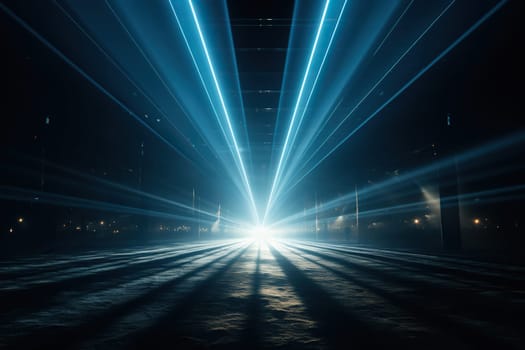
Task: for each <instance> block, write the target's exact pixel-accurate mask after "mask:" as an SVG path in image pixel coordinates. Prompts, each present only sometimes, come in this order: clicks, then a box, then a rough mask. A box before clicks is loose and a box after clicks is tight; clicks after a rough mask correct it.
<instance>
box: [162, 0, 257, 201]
mask: <svg viewBox="0 0 525 350" xmlns="http://www.w3.org/2000/svg"><path fill="white" fill-rule="evenodd" d="M168 3H169V5H170V8H171V11H172V13H173V16H174V17H175V20H176V22H177V26H178V27H179V30H180V33H181V34H182V38H183V40H184V43H185V44H186V48H187V49H188V53H189V54H190V57H191V60H192V62H193V65H194V67H195V70H196V71H197V75H198V76H199V79H200V82H201V84H202V87H203V89H204V92H205V93H206V96H207V97H208V101H209V102H210V108H211V109H212V111H213V114H214V115H215V118H216V119H217V124H218V126H219V128H220V130H221V132H222V134H223V135H224V137H225V140H226V142H227V143H228V146H229V147H231V145H230V144H229V138H228V136H227V132H226V131H225V130H224V127H223V125H222V123H221V121H220V116H219V112H218V111H217V109H216V108H215V103H213V100H212V97H211V95H210V92H209V90H208V88H207V85H206V82H205V80H204V77H203V75H202V72H201V70H200V68H199V64H198V63H197V59H196V58H195V55H194V53H193V50H192V49H191V46H190V43H189V41H188V37H187V36H186V33H185V31H184V29H183V28H182V24H181V22H180V19H179V16H178V15H177V12H176V11H175V7H174V6H173V3H172V1H171V0H168ZM197 129H199V128H197ZM210 143H211V142H210ZM232 155H234V153H233V152H232ZM217 156H218V157H219V158H221V159H222V156H220V155H217ZM234 159H235V156H234ZM222 161H223V163H227V162H226V161H225V160H224V159H222ZM236 165H237V167H238V170H239V172H241V174H242V169H241V168H240V165H239V164H238V162H236ZM225 169H228V167H227V166H225ZM248 200H250V198H249V197H248Z"/></svg>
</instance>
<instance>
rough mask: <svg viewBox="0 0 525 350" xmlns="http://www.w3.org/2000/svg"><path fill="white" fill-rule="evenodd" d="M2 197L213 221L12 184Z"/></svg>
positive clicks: (1, 189) (0, 191) (1, 190)
mask: <svg viewBox="0 0 525 350" xmlns="http://www.w3.org/2000/svg"><path fill="white" fill-rule="evenodd" d="M35 196H37V197H38V201H35V199H34V198H35ZM0 198H2V199H6V200H14V201H24V202H29V203H35V202H38V203H46V204H51V205H57V206H67V207H74V208H83V209H96V210H103V211H109V212H115V213H126V214H135V215H144V216H150V217H158V218H165V219H175V220H184V221H190V222H199V221H201V222H207V223H210V224H211V223H212V222H213V221H212V220H210V221H206V220H203V219H202V218H197V217H195V216H193V215H187V216H186V215H177V214H173V213H166V212H161V211H156V210H150V209H142V208H137V207H131V206H127V205H122V204H117V203H111V202H103V201H98V200H93V199H87V198H79V197H73V196H67V195H64V194H58V193H52V192H43V191H36V190H29V189H25V188H19V187H11V186H0Z"/></svg>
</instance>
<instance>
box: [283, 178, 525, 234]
mask: <svg viewBox="0 0 525 350" xmlns="http://www.w3.org/2000/svg"><path fill="white" fill-rule="evenodd" d="M524 191H525V185H516V186H507V187H501V188H492V189H490V190H484V191H477V192H469V193H465V194H461V195H457V196H446V197H442V198H441V199H438V200H437V201H438V203H439V207H440V208H441V209H442V208H447V207H451V206H454V205H456V202H457V201H460V202H461V204H462V205H463V206H468V205H472V204H477V203H479V201H480V200H481V201H483V203H484V204H489V203H498V202H502V201H510V200H518V199H523V198H525V192H524ZM350 204H352V203H350ZM341 205H342V204H341ZM427 205H428V201H426V200H423V201H415V202H408V203H403V204H398V205H392V206H386V207H380V208H375V209H369V210H364V211H360V212H359V218H374V217H380V216H382V215H399V214H409V213H415V212H416V211H418V210H422V209H423V208H425V207H426V206H427ZM332 209H333V208H328V209H325V210H322V211H319V213H318V214H319V215H323V214H326V213H330V212H332ZM312 216H313V215H310V216H308V218H311V219H305V218H296V219H295V220H291V219H288V218H287V219H285V220H284V221H283V222H281V223H280V224H286V225H294V223H296V222H297V224H296V225H304V224H307V225H312V224H314V223H315V219H314V218H312ZM341 217H343V218H344V220H354V219H355V213H353V212H350V213H347V214H343V215H332V216H329V217H326V216H325V215H323V217H322V218H321V219H319V221H320V222H322V223H333V221H334V220H335V219H337V218H341Z"/></svg>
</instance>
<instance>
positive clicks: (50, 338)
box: [11, 248, 246, 349]
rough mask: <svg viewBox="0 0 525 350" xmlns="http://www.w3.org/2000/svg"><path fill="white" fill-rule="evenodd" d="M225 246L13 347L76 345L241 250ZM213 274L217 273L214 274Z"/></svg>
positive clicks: (46, 347)
mask: <svg viewBox="0 0 525 350" xmlns="http://www.w3.org/2000/svg"><path fill="white" fill-rule="evenodd" d="M223 249H224V250H228V249H230V250H229V251H227V252H226V254H223V255H221V256H219V257H217V258H215V259H213V260H211V261H210V262H208V263H206V264H203V265H201V266H199V267H197V268H196V269H194V270H191V271H189V272H188V273H186V274H184V275H182V276H179V277H177V278H173V279H170V280H168V281H165V282H163V283H162V284H160V285H158V286H156V287H154V288H152V289H150V290H148V291H147V292H145V293H143V294H140V295H138V296H136V297H134V298H132V299H129V300H127V301H125V302H123V303H120V304H117V305H114V306H113V307H110V308H109V309H108V310H107V311H105V312H103V313H100V314H96V315H94V316H93V317H90V318H88V319H87V320H85V321H83V322H81V323H80V324H78V325H76V326H74V327H71V328H67V329H49V328H43V329H41V330H40V331H38V332H35V333H33V334H32V335H31V336H30V337H27V336H24V337H22V338H20V339H14V340H13V342H12V344H11V346H12V347H13V348H24V349H25V348H39V349H49V348H55V349H63V348H72V347H75V345H77V344H79V343H81V342H82V341H83V340H86V339H90V338H93V337H94V336H96V334H97V333H98V332H101V331H103V330H105V329H107V328H109V327H110V326H111V325H112V324H113V323H115V322H116V321H117V320H118V319H119V318H121V317H124V316H125V315H127V314H130V313H132V312H134V311H136V310H137V309H139V308H140V307H141V306H143V305H146V304H148V303H151V302H152V301H155V299H156V298H158V297H160V296H161V295H163V294H166V293H169V292H173V288H175V287H176V286H177V285H179V284H180V283H182V282H184V281H185V280H187V279H189V278H191V277H193V276H195V275H197V274H198V273H200V272H202V271H204V270H206V269H208V268H210V267H212V266H213V265H215V264H216V263H218V262H220V261H221V260H223V259H225V258H227V257H228V256H230V255H232V254H233V253H235V252H236V251H237V250H236V249H231V248H223ZM244 249H246V248H244ZM188 263H189V261H188V262H185V263H181V264H179V265H177V266H173V267H171V268H178V267H182V265H186V264H188ZM212 277H213V275H212V276H211V277H210V278H212Z"/></svg>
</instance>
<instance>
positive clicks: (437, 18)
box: [287, 0, 456, 192]
mask: <svg viewBox="0 0 525 350" xmlns="http://www.w3.org/2000/svg"><path fill="white" fill-rule="evenodd" d="M455 2H456V0H452V1H451V2H450V3H449V4H448V5H447V6H446V7H445V8H444V9H443V10H442V11H441V12H440V13H439V15H438V16H437V17H436V18H434V20H433V21H432V22H431V23H430V24H429V25H428V26H427V27H426V28H425V30H424V31H423V32H421V34H420V35H419V36H418V37H417V38H416V40H414V41H413V42H412V44H410V45H409V47H408V48H407V49H406V50H405V51H404V52H403V54H401V56H399V58H398V59H397V60H396V61H395V62H394V64H393V65H392V66H390V68H389V69H388V70H387V71H386V72H385V73H384V74H383V76H382V77H381V78H380V79H379V80H377V82H376V83H375V84H374V85H373V86H372V88H370V89H369V90H368V92H367V93H366V94H365V95H364V96H363V97H362V98H361V99H360V100H359V102H358V103H357V104H356V105H355V106H354V107H353V108H352V109H351V110H350V112H349V113H348V114H347V115H346V116H345V117H344V118H343V119H342V120H341V121H340V122H339V123H338V124H337V126H336V127H335V128H334V129H333V130H332V131H331V132H330V134H329V135H328V136H327V137H325V139H324V140H323V141H322V142H321V144H320V145H319V146H318V147H317V149H316V150H315V151H313V152H312V154H311V155H310V157H309V158H308V159H307V160H306V161H304V162H303V164H304V165H307V164H309V163H310V162H311V161H312V159H314V157H315V156H316V155H317V154H318V153H319V151H320V150H321V149H322V147H323V146H324V145H325V144H326V143H327V142H328V141H329V140H330V139H332V137H333V136H334V135H335V133H336V132H337V131H338V130H339V129H341V128H342V127H343V125H344V123H345V122H346V121H347V120H348V119H349V118H350V117H351V116H352V114H353V113H354V112H355V111H356V110H357V108H359V106H361V104H362V103H363V102H364V101H365V100H366V99H367V98H368V96H370V94H371V93H372V92H373V91H374V90H375V89H376V88H377V87H378V86H379V85H380V84H381V83H382V82H383V80H384V79H385V78H386V77H387V76H388V75H389V74H390V73H391V72H392V71H393V70H394V69H395V68H396V66H397V65H398V64H399V63H400V62H401V61H402V60H403V58H405V57H406V55H407V54H408V53H409V52H410V51H411V50H412V49H413V48H414V47H415V46H416V45H417V44H418V43H419V41H420V40H421V39H422V38H423V37H424V36H425V35H426V34H427V33H428V32H429V31H430V29H432V28H433V27H434V25H435V24H436V23H437V22H438V21H439V19H440V18H441V17H442V16H443V15H444V14H445V13H446V12H447V11H448V10H449V9H450V8H451V7H452V5H454V3H455ZM334 112H335V110H334ZM324 159H326V157H325V158H323V159H322V160H321V161H319V162H318V163H316V164H315V165H314V166H313V167H312V168H310V169H308V171H305V172H302V171H301V173H302V174H303V175H302V176H301V177H300V178H299V179H298V180H297V181H295V182H294V183H293V184H292V185H291V186H289V187H288V189H287V191H288V192H289V191H290V190H292V189H293V188H294V187H295V186H297V185H298V184H299V183H300V182H301V181H302V180H303V179H304V178H305V177H306V176H308V175H309V174H310V173H311V172H312V171H313V170H314V169H315V168H316V167H317V166H319V164H321V162H322V161H324ZM303 168H304V166H303Z"/></svg>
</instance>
